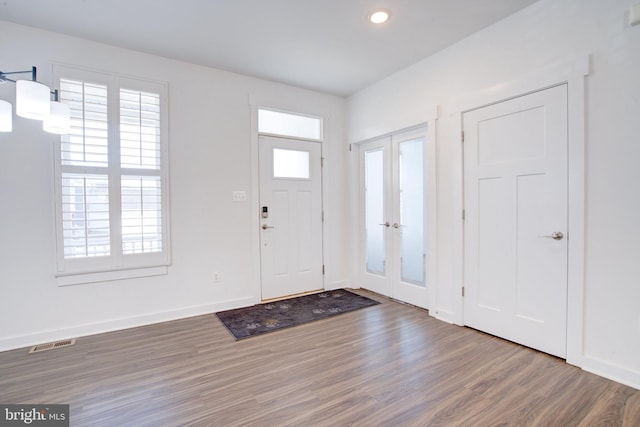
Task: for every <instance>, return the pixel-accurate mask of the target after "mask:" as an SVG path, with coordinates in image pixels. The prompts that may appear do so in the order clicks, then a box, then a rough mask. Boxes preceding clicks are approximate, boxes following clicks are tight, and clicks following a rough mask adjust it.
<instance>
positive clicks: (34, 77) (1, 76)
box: [0, 67, 58, 102]
mask: <svg viewBox="0 0 640 427" xmlns="http://www.w3.org/2000/svg"><path fill="white" fill-rule="evenodd" d="M27 73H31V81H32V82H37V81H38V69H37V68H36V67H31V70H25V71H8V72H4V71H0V83H4V82H11V83H15V82H16V81H15V80H13V79H10V78H9V77H7V76H11V75H14V74H27ZM51 95H53V100H54V101H56V102H58V89H54V90H52V91H51Z"/></svg>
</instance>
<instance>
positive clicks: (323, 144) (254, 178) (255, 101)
mask: <svg viewBox="0 0 640 427" xmlns="http://www.w3.org/2000/svg"><path fill="white" fill-rule="evenodd" d="M249 108H250V110H251V184H250V186H251V198H250V204H251V229H252V232H251V265H252V268H251V270H252V275H251V279H252V280H251V286H250V289H249V290H250V292H251V295H250V297H249V298H247V299H245V298H243V301H245V300H251V301H252V303H253V304H259V303H261V302H262V298H261V295H262V277H261V269H260V264H261V263H260V231H261V229H260V224H261V223H260V215H259V212H260V169H259V168H260V156H259V151H260V145H259V143H260V134H259V132H258V109H259V108H266V109H270V110H278V111H285V112H292V113H294V114H296V113H297V114H307V115H310V116H314V117H322V141H318V142H317V144H320V156H321V158H322V162H323V165H322V168H321V176H322V177H321V192H322V198H321V200H322V210H323V212H325V213H326V211H327V210H328V209H329V207H330V205H331V202H330V199H329V197H328V195H327V192H326V191H325V189H326V188H328V187H327V186H328V181H327V179H328V176H329V175H330V174H331V167H332V165H331V163H330V162H325V161H324V160H325V159H326V157H325V155H326V154H325V153H326V148H327V146H328V144H330V136H329V135H330V131H329V130H330V122H331V118H330V114H329V113H330V112H328V111H324V110H323V109H321V110H320V111H318V110H314V109H309V107H308V105H306V103H305V104H303V105H301V104H299V103H298V102H297V100H291V99H290V100H289V102H287V101H284V102H283V101H282V100H280V99H278V98H274V97H271V96H267V97H261V96H256V95H254V94H250V95H249ZM290 139H296V138H290ZM327 224H328V222H327V220H326V215H325V219H324V221H323V222H322V260H323V264H324V265H325V267H326V262H327V260H328V259H330V257H329V256H328V253H327V251H328V250H329V247H330V244H329V243H330V241H329V231H328V228H329V227H328V226H327ZM329 224H330V223H329ZM329 268H331V266H329ZM327 277H329V276H328V275H327V274H323V275H322V287H323V289H325V290H331V289H337V288H340V287H341V286H340V285H341V284H333V283H331V282H329V280H328V279H327Z"/></svg>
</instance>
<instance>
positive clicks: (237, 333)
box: [216, 289, 380, 340]
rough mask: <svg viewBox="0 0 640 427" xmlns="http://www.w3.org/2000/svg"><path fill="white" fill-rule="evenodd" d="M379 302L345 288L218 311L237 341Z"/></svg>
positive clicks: (218, 314)
mask: <svg viewBox="0 0 640 427" xmlns="http://www.w3.org/2000/svg"><path fill="white" fill-rule="evenodd" d="M376 304H380V303H379V302H378V301H374V300H372V299H370V298H367V297H363V296H361V295H357V294H354V293H353V292H349V291H347V290H345V289H338V290H335V291H325V292H321V293H318V294H312V295H304V296H301V297H296V298H290V299H285V300H281V301H274V302H269V303H265V304H257V305H254V306H252V307H244V308H237V309H234V310H227V311H221V312H218V313H216V315H217V316H218V318H219V319H220V320H221V321H222V323H223V324H224V325H225V326H226V327H227V329H229V332H231V334H232V335H233V336H234V338H235V339H236V340H240V339H243V338H249V337H253V336H255V335H260V334H264V333H267V332H271V331H276V330H278V329H283V328H289V327H291V326H296V325H300V324H303V323H307V322H311V321H313V320H318V319H324V318H326V317H330V316H335V315H336V314H340V313H347V312H349V311H354V310H359V309H361V308H365V307H370V306H372V305H376Z"/></svg>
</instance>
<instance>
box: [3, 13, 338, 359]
mask: <svg viewBox="0 0 640 427" xmlns="http://www.w3.org/2000/svg"><path fill="white" fill-rule="evenodd" d="M52 62H62V63H68V64H72V65H77V66H83V67H89V68H93V69H98V70H107V71H113V72H117V73H122V74H129V75H133V76H138V77H143V78H149V79H154V80H160V81H166V82H168V85H169V115H170V120H169V132H170V176H171V178H170V187H171V188H170V190H171V192H170V195H171V204H170V209H171V219H172V223H171V226H172V259H173V263H172V265H171V267H169V273H168V274H167V275H165V276H157V277H150V278H141V279H130V280H121V281H113V282H104V283H94V284H87V285H76V286H66V287H58V286H57V285H56V281H55V279H54V272H55V268H56V263H55V243H54V242H55V222H54V197H55V196H54V194H53V188H54V184H53V146H54V144H55V143H56V137H55V136H53V135H50V134H47V133H45V132H43V131H42V130H41V128H40V126H41V125H40V123H39V122H35V121H32V120H26V119H22V118H14V131H13V133H9V134H2V133H0V350H4V349H9V348H16V347H21V346H27V345H32V344H36V343H40V342H46V341H49V340H55V339H60V338H67V337H72V336H80V335H84V334H89V333H95V332H99V331H105V330H112V329H117V328H125V327H130V326H135V325H140V324H145V323H150V322H156V321H162V320H168V319H172V318H177V317H183V316H188V315H195V314H201V313H210V312H214V311H217V310H220V309H226V308H231V307H237V306H240V305H248V304H253V303H256V302H258V301H259V299H260V294H259V292H260V288H259V283H258V282H257V281H256V277H257V276H256V274H255V272H256V271H257V269H258V268H259V265H258V264H257V261H258V260H257V259H256V258H255V252H254V247H253V246H254V245H253V240H254V239H255V233H256V231H257V227H255V229H254V227H253V224H252V219H253V216H252V213H253V212H252V203H251V200H252V198H254V197H255V196H256V193H257V191H256V190H257V189H255V188H252V185H253V183H254V180H253V176H252V171H251V158H252V157H251V155H252V153H251V139H252V135H251V108H250V104H249V102H250V97H257V98H259V99H260V100H261V101H262V102H265V103H267V104H268V103H270V102H271V101H273V102H274V103H277V105H278V106H280V107H282V108H290V109H292V110H294V111H296V110H300V111H313V112H315V113H318V114H321V115H323V116H325V117H327V118H328V134H327V135H326V137H327V139H328V142H327V143H326V144H325V147H324V156H325V157H327V167H328V169H329V170H330V174H327V177H326V180H325V193H326V194H328V195H329V196H330V197H328V199H329V202H328V206H326V207H325V213H326V220H327V221H326V222H327V224H328V225H327V229H328V232H327V233H326V236H327V245H328V247H327V248H326V251H325V252H326V253H327V254H328V257H327V259H325V263H326V264H327V274H328V276H327V278H326V286H327V288H331V287H337V286H343V285H347V284H348V278H349V277H348V274H349V270H348V265H349V256H348V253H347V251H346V250H345V249H344V247H345V245H344V244H343V236H344V235H345V234H346V229H347V224H346V217H347V215H346V212H347V208H348V205H347V200H348V199H347V196H348V194H347V193H346V191H345V190H344V184H343V183H344V182H346V181H347V177H346V176H347V175H346V166H345V165H346V163H345V162H346V155H347V153H346V150H345V149H344V147H345V142H344V134H345V125H344V116H345V100H344V99H343V98H340V97H335V96H329V95H325V94H320V93H317V92H312V91H307V90H302V89H299V88H294V87H290V86H285V85H281V84H276V83H271V82H267V81H263V80H258V79H255V78H250V77H246V76H242V75H238V74H233V73H228V72H223V71H219V70H215V69H210V68H204V67H199V66H195V65H190V64H187V63H182V62H178V61H173V60H169V59H165V58H161V57H157V56H152V55H146V54H141V53H138V52H133V51H129V50H125V49H120V48H115V47H111V46H106V45H102V44H98V43H93V42H89V41H86V40H81V39H77V38H72V37H67V36H63V35H60V34H55V33H50V32H45V31H41V30H37V29H33V28H29V27H24V26H19V25H15V24H12V23H8V22H4V21H0V67H1V68H0V69H2V70H5V71H14V70H24V69H30V67H31V66H33V65H35V66H37V67H38V79H39V80H40V81H41V82H43V83H49V84H50V83H51V63H52ZM14 98H15V86H14V85H13V84H5V85H1V86H0V99H5V100H9V101H11V102H14ZM234 190H244V191H247V192H248V196H249V200H250V201H249V202H247V203H233V202H232V191H234ZM213 271H217V272H219V273H220V274H221V277H222V280H221V282H220V283H217V284H213V283H212V280H211V273H212V272H213Z"/></svg>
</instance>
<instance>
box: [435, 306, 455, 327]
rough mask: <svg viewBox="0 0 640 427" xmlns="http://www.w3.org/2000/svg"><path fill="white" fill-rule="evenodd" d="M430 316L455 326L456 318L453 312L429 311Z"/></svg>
mask: <svg viewBox="0 0 640 427" xmlns="http://www.w3.org/2000/svg"><path fill="white" fill-rule="evenodd" d="M429 315H431V316H433V317H435V318H436V319H438V320H441V321H443V322H446V323H449V324H451V325H455V324H456V322H455V316H454V315H453V312H452V311H448V310H440V309H438V310H429Z"/></svg>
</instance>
